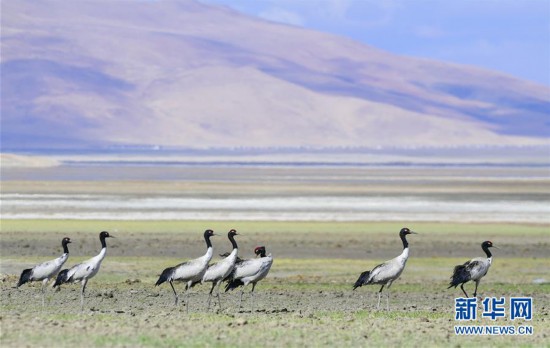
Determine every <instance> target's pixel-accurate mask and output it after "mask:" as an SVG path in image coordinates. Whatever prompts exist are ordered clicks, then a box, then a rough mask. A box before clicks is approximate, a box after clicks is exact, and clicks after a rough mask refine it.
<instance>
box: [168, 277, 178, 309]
mask: <svg viewBox="0 0 550 348" xmlns="http://www.w3.org/2000/svg"><path fill="white" fill-rule="evenodd" d="M169 283H170V286H171V287H172V291H173V292H174V306H177V305H178V293H177V292H176V289H174V284H173V281H171V280H170V281H169Z"/></svg>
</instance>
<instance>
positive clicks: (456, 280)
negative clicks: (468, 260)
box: [447, 265, 470, 289]
mask: <svg viewBox="0 0 550 348" xmlns="http://www.w3.org/2000/svg"><path fill="white" fill-rule="evenodd" d="M469 280H470V273H469V272H468V270H467V269H466V266H465V265H458V266H455V268H454V271H453V275H452V276H451V281H450V282H449V287H448V288H447V289H450V288H452V287H453V286H454V287H455V288H456V287H457V286H459V285H460V284H462V283H466V282H467V281H469Z"/></svg>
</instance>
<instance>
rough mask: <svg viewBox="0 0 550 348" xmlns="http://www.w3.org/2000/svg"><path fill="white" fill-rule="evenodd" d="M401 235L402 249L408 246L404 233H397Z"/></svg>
mask: <svg viewBox="0 0 550 348" xmlns="http://www.w3.org/2000/svg"><path fill="white" fill-rule="evenodd" d="M399 237H401V241H402V242H403V249H407V248H408V247H409V242H407V237H406V235H405V234H401V235H399Z"/></svg>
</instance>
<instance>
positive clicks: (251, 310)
mask: <svg viewBox="0 0 550 348" xmlns="http://www.w3.org/2000/svg"><path fill="white" fill-rule="evenodd" d="M255 287H256V283H252V290H250V295H251V299H250V300H251V301H252V307H251V309H250V313H252V312H254V297H255V296H254V288H255Z"/></svg>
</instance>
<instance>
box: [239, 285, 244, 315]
mask: <svg viewBox="0 0 550 348" xmlns="http://www.w3.org/2000/svg"><path fill="white" fill-rule="evenodd" d="M245 287H246V284H244V285H243V288H242V289H241V299H240V300H239V310H241V304H242V302H243V294H244V288H245Z"/></svg>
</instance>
